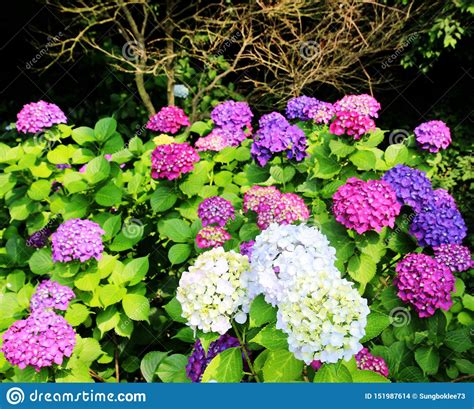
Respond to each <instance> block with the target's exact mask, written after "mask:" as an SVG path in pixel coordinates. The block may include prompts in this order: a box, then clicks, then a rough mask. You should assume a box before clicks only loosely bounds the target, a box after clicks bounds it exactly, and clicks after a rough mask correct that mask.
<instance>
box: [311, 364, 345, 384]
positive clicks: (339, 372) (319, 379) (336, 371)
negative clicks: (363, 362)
mask: <svg viewBox="0 0 474 409" xmlns="http://www.w3.org/2000/svg"><path fill="white" fill-rule="evenodd" d="M313 382H315V383H346V382H352V376H351V373H350V372H349V369H347V367H346V366H345V365H343V364H342V363H336V364H324V365H323V366H322V367H321V368H320V369H319V370H318V372H316V374H315V375H314V379H313Z"/></svg>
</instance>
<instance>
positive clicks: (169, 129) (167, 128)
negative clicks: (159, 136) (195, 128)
mask: <svg viewBox="0 0 474 409" xmlns="http://www.w3.org/2000/svg"><path fill="white" fill-rule="evenodd" d="M189 125H190V122H189V118H188V117H187V116H186V114H185V113H184V111H183V110H182V109H181V108H178V107H175V106H167V107H163V108H161V110H160V111H159V112H158V113H156V114H155V115H153V116H152V117H151V118H150V120H149V121H148V123H147V124H146V128H147V129H150V130H152V131H155V132H165V133H170V134H175V133H177V132H178V131H179V130H180V128H181V127H182V126H189Z"/></svg>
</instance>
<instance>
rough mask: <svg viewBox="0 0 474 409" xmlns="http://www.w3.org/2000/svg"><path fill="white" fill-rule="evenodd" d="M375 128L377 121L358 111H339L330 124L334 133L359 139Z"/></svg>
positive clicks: (330, 129)
mask: <svg viewBox="0 0 474 409" xmlns="http://www.w3.org/2000/svg"><path fill="white" fill-rule="evenodd" d="M374 129H375V122H374V121H373V120H372V119H371V118H370V117H369V116H368V115H363V114H361V113H359V112H356V111H337V112H336V118H335V119H334V121H332V122H331V125H329V132H331V133H332V134H334V135H344V134H345V135H349V136H353V137H354V139H355V140H358V139H360V138H361V137H362V135H365V134H366V133H367V132H369V131H373V130H374Z"/></svg>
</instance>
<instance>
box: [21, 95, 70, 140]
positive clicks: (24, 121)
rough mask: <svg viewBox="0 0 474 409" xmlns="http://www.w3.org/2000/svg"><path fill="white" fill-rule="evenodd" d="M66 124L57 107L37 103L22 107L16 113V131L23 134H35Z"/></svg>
mask: <svg viewBox="0 0 474 409" xmlns="http://www.w3.org/2000/svg"><path fill="white" fill-rule="evenodd" d="M66 122H67V118H66V115H64V112H63V111H61V109H60V108H59V107H58V106H57V105H55V104H51V103H49V102H45V101H38V102H31V103H30V104H26V105H24V106H23V108H22V109H21V111H20V112H18V114H17V121H16V129H18V131H19V132H23V133H28V132H30V133H36V132H40V131H44V130H45V129H48V128H51V127H52V126H53V125H56V124H65V123H66Z"/></svg>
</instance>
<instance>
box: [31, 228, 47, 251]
mask: <svg viewBox="0 0 474 409" xmlns="http://www.w3.org/2000/svg"><path fill="white" fill-rule="evenodd" d="M51 233H52V231H51V229H49V228H48V227H44V228H42V229H41V230H38V231H37V232H35V233H33V234H32V235H31V236H30V237H28V240H26V245H27V246H28V247H33V248H35V249H41V248H43V247H44V246H46V244H47V243H48V238H49V236H51Z"/></svg>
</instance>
